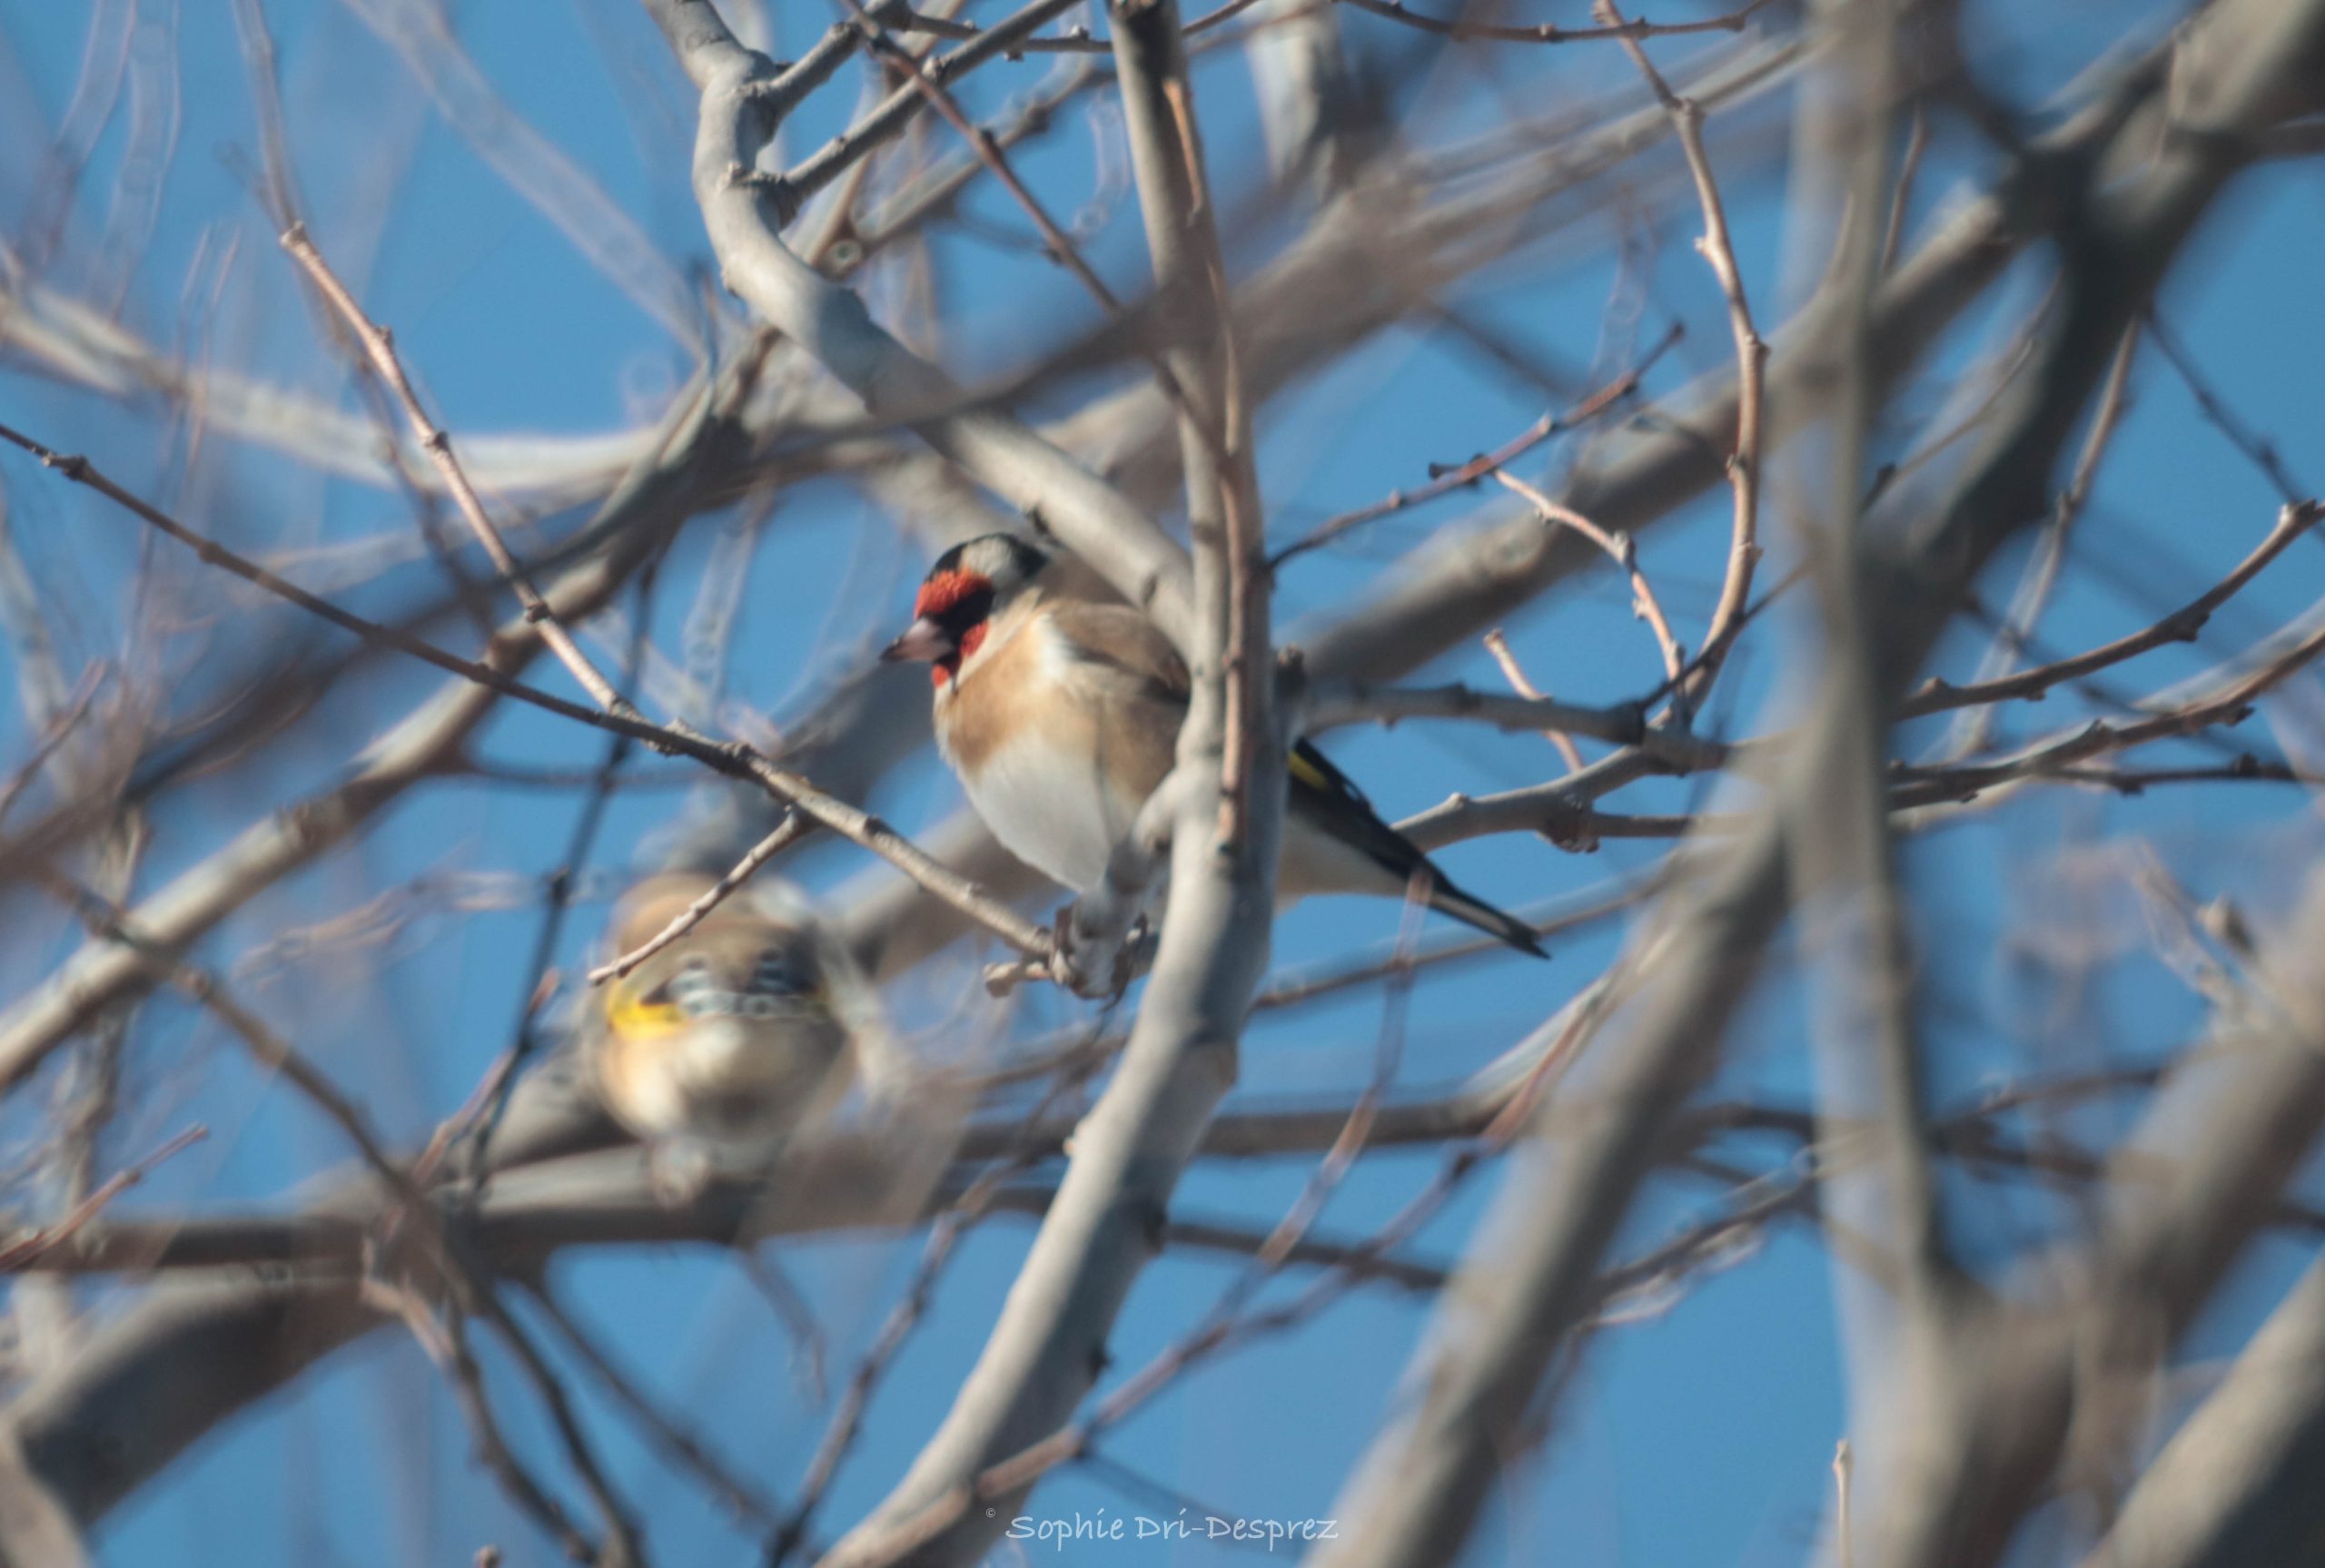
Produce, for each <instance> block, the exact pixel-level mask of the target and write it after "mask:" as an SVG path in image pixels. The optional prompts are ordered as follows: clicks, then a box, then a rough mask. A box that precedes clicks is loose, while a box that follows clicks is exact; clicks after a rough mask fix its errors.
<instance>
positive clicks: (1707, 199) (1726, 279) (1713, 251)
mask: <svg viewBox="0 0 2325 1568" xmlns="http://www.w3.org/2000/svg"><path fill="white" fill-rule="evenodd" d="M1752 9H1754V7H1746V10H1745V11H1743V12H1741V13H1738V14H1737V15H1738V17H1739V18H1740V17H1741V16H1744V15H1749V14H1750V12H1751V10H1752ZM1590 14H1591V15H1593V16H1595V17H1597V18H1598V20H1599V22H1600V23H1602V24H1604V25H1608V26H1613V27H1624V26H1628V24H1626V23H1624V22H1623V19H1622V15H1621V14H1620V13H1619V12H1618V11H1617V10H1616V8H1615V4H1614V0H1592V5H1591V7H1590ZM1619 36H1620V37H1621V40H1622V46H1623V50H1624V52H1625V53H1626V54H1628V55H1630V57H1631V63H1632V64H1634V65H1636V66H1637V67H1638V72H1639V74H1640V75H1641V76H1643V77H1645V78H1646V79H1647V86H1648V87H1649V88H1651V89H1652V90H1653V91H1654V94H1655V100H1656V102H1657V103H1658V104H1662V105H1663V108H1664V112H1665V113H1667V114H1668V115H1670V117H1671V126H1672V129H1673V130H1674V131H1676V132H1677V133H1678V137H1679V148H1680V151H1681V152H1682V153H1685V154H1686V156H1687V172H1688V173H1689V174H1691V175H1693V176H1694V178H1695V182H1696V199H1697V202H1698V203H1699V204H1700V205H1701V206H1702V208H1703V214H1704V232H1703V238H1702V239H1700V240H1698V241H1697V242H1696V249H1697V251H1701V252H1702V254H1703V258H1704V261H1706V262H1707V264H1708V265H1709V266H1710V267H1711V270H1712V274H1713V276H1715V277H1716V278H1717V279H1718V280H1719V289H1720V292H1721V294H1723V295H1724V296H1725V297H1726V301H1727V320H1728V326H1729V328H1730V330H1732V331H1733V333H1734V335H1735V338H1736V447H1735V449H1734V450H1733V451H1732V452H1731V453H1730V454H1729V457H1728V459H1727V482H1728V485H1729V488H1732V489H1733V490H1734V491H1735V493H1736V521H1735V527H1734V528H1733V530H1732V533H1731V536H1730V538H1729V541H1728V547H1727V574H1726V578H1725V580H1724V581H1723V582H1722V583H1721V584H1720V588H1719V602H1718V603H1717V605H1716V606H1714V607H1713V610H1712V616H1711V626H1710V628H1709V629H1708V630H1707V631H1706V632H1705V634H1704V644H1703V646H1704V649H1705V653H1704V656H1703V658H1702V660H1701V662H1700V663H1699V664H1698V665H1697V667H1696V669H1695V670H1694V671H1693V672H1692V673H1691V674H1690V675H1688V676H1687V678H1686V679H1685V680H1683V681H1681V682H1680V683H1678V685H1677V687H1676V688H1675V690H1674V691H1673V693H1672V706H1673V709H1674V712H1675V715H1676V716H1677V718H1678V720H1679V722H1680V723H1681V724H1683V725H1684V724H1686V723H1687V721H1688V720H1689V718H1690V716H1691V715H1694V714H1695V713H1697V712H1698V711H1699V710H1700V709H1701V708H1702V707H1703V704H1704V698H1705V696H1706V695H1708V694H1709V692H1710V690H1711V685H1712V682H1713V681H1715V680H1717V679H1718V678H1719V669H1720V665H1721V664H1722V662H1724V660H1725V658H1726V654H1725V652H1724V651H1722V652H1720V653H1717V654H1715V653H1713V652H1712V651H1711V650H1713V649H1715V648H1717V649H1721V650H1725V649H1726V646H1728V643H1729V641H1730V638H1729V636H1728V629H1729V627H1730V626H1733V625H1734V624H1735V623H1736V620H1737V618H1738V617H1739V616H1742V615H1743V614H1744V611H1745V607H1746V605H1747V604H1749V603H1750V601H1751V597H1752V574H1753V571H1754V570H1755V568H1756V567H1758V565H1759V562H1760V542H1759V536H1760V522H1759V515H1760V448H1761V424H1762V404H1763V401H1764V399H1765V396H1766V388H1765V386H1764V384H1763V383H1764V381H1765V379H1766V365H1767V357H1768V348H1767V345H1766V343H1764V342H1763V341H1761V340H1760V334H1759V330H1758V329H1757V328H1756V327H1755V326H1754V325H1753V324H1752V308H1751V305H1750V303H1749V302H1748V301H1746V299H1745V297H1744V274H1743V272H1742V271H1740V270H1739V269H1738V268H1737V266H1736V246H1735V242H1734V241H1732V240H1731V239H1730V238H1729V236H1728V232H1727V210H1726V206H1725V205H1724V204H1723V203H1722V202H1721V201H1720V197H1719V184H1718V182H1717V181H1716V180H1715V179H1714V178H1713V177H1712V169H1711V154H1710V153H1708V152H1707V151H1706V150H1705V148H1704V112H1703V106H1702V105H1701V104H1697V103H1696V101H1695V100H1694V99H1692V98H1682V97H1680V96H1679V95H1678V94H1677V93H1674V92H1673V91H1672V90H1671V84H1669V83H1668V82H1666V81H1665V80H1664V79H1663V74H1662V73H1661V72H1660V71H1657V69H1656V68H1655V64H1654V62H1653V61H1651V60H1649V59H1648V58H1647V51H1646V50H1645V49H1643V48H1641V47H1640V46H1639V43H1638V39H1639V38H1640V37H1641V36H1643V35H1640V34H1637V33H1633V32H1624V33H1622V34H1620V35H1619Z"/></svg>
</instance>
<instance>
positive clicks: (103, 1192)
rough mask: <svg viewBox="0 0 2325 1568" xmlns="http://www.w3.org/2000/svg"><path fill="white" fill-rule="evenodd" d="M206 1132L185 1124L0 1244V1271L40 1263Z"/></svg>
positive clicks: (204, 1135)
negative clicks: (65, 1209) (50, 1219)
mask: <svg viewBox="0 0 2325 1568" xmlns="http://www.w3.org/2000/svg"><path fill="white" fill-rule="evenodd" d="M209 1136H210V1129H208V1128H206V1127H203V1126H200V1125H196V1126H193V1127H189V1128H187V1129H185V1130H184V1131H183V1132H181V1133H179V1134H178V1135H177V1136H176V1137H174V1138H173V1139H170V1140H169V1141H168V1142H166V1143H164V1144H163V1145H162V1146H161V1148H159V1149H155V1150H153V1153H151V1154H148V1155H147V1156H145V1157H144V1158H143V1159H140V1160H138V1161H136V1162H135V1163H134V1164H132V1165H126V1166H124V1167H123V1168H122V1169H119V1170H117V1171H115V1172H114V1174H113V1175H112V1176H110V1177H108V1178H105V1181H104V1185H103V1186H101V1187H99V1188H97V1189H96V1190H95V1191H94V1192H92V1193H90V1194H89V1196H88V1197H86V1198H83V1199H82V1200H81V1201H80V1202H78V1203H76V1204H74V1206H73V1208H72V1210H71V1211H70V1212H69V1213H67V1214H65V1215H64V1216H63V1217H61V1218H58V1219H56V1220H55V1221H54V1223H52V1224H49V1225H45V1226H43V1227H41V1228H39V1229H38V1230H35V1231H34V1232H33V1233H32V1234H31V1235H30V1236H22V1237H18V1238H16V1239H15V1240H14V1241H11V1242H9V1243H8V1244H7V1245H6V1246H5V1247H0V1274H16V1273H21V1272H22V1271H24V1270H25V1269H27V1268H30V1267H33V1266H35V1264H37V1263H39V1262H40V1260H41V1259H42V1258H44V1257H47V1256H48V1255H49V1254H50V1253H51V1252H54V1250H56V1248H58V1247H62V1246H64V1244H65V1243H66V1242H68V1241H70V1240H72V1239H73V1237H74V1232H76V1231H78V1230H79V1229H80V1228H82V1227H83V1226H84V1225H86V1224H88V1223H89V1221H90V1220H92V1219H94V1218H96V1217H97V1216H98V1215H99V1214H100V1213H102V1212H104V1208H105V1206H106V1205H107V1204H109V1203H111V1202H112V1201H113V1200H114V1198H119V1197H120V1196H121V1195H122V1194H123V1193H124V1192H127V1191H128V1190H129V1189H130V1188H133V1187H134V1186H136V1185H137V1184H138V1183H139V1182H141V1181H143V1180H144V1179H145V1178H146V1177H148V1176H150V1175H152V1174H153V1168H154V1167H155V1166H157V1165H160V1164H161V1163H162V1162H163V1160H165V1159H169V1158H170V1157H171V1156H172V1155H174V1154H177V1153H179V1152H180V1151H182V1150H184V1149H191V1148H193V1146H194V1145H195V1144H197V1143H200V1142H201V1141H202V1140H203V1139H205V1138H207V1137H209Z"/></svg>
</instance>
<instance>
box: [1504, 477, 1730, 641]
mask: <svg viewBox="0 0 2325 1568" xmlns="http://www.w3.org/2000/svg"><path fill="white" fill-rule="evenodd" d="M1493 477H1494V481H1495V483H1497V484H1499V485H1500V486H1501V487H1502V488H1504V489H1507V490H1509V491H1511V492H1513V493H1515V494H1516V495H1517V496H1519V498H1521V499H1523V500H1524V501H1525V502H1526V503H1527V504H1528V505H1529V506H1531V507H1532V508H1534V510H1535V511H1536V512H1538V513H1539V514H1540V516H1541V518H1542V521H1544V522H1545V523H1549V524H1552V525H1556V524H1560V523H1563V524H1565V525H1566V526H1567V527H1568V528H1572V529H1573V530H1574V531H1575V532H1576V533H1578V534H1580V535H1581V536H1582V537H1584V538H1586V539H1588V540H1589V541H1590V542H1591V543H1592V544H1594V545H1596V546H1598V547H1599V548H1600V549H1601V550H1603V551H1605V552H1606V554H1607V557H1608V559H1609V560H1612V561H1613V562H1614V563H1615V564H1616V565H1617V566H1618V567H1622V568H1623V572H1624V574H1625V575H1626V576H1627V577H1629V578H1630V585H1631V607H1632V608H1633V609H1634V610H1635V611H1637V614H1638V615H1639V616H1640V617H1641V618H1642V619H1644V620H1645V621H1646V622H1647V625H1648V626H1650V627H1651V628H1653V630H1654V632H1655V644H1656V646H1657V647H1658V648H1660V649H1662V651H1663V674H1664V678H1665V679H1667V680H1669V681H1674V682H1679V681H1682V679H1683V672H1684V671H1685V669H1686V667H1687V654H1686V652H1685V651H1684V650H1683V649H1682V648H1681V647H1680V646H1679V639H1678V638H1677V637H1676V636H1672V635H1671V622H1670V621H1669V620H1668V619H1667V617H1666V616H1664V614H1663V606H1662V605H1661V604H1660V603H1659V602H1658V601H1657V599H1656V597H1655V589H1654V588H1653V587H1650V586H1649V585H1648V583H1647V573H1646V572H1645V571H1643V570H1641V569H1640V567H1639V564H1638V540H1637V539H1636V538H1634V537H1632V536H1631V535H1629V534H1610V533H1608V531H1607V530H1606V529H1604V528H1600V527H1599V526H1598V524H1596V523H1594V522H1592V521H1591V520H1590V519H1589V518H1586V517H1584V516H1583V515H1582V514H1581V513H1580V512H1578V511H1576V510H1575V509H1574V508H1572V507H1569V506H1565V505H1562V504H1561V503H1559V502H1557V501H1554V500H1552V499H1550V498H1549V497H1548V496H1547V495H1544V494H1543V493H1542V492H1541V491H1540V490H1538V489H1537V488H1535V487H1533V486H1532V485H1529V484H1528V483H1527V482H1526V481H1525V480H1523V479H1521V478H1518V477H1517V476H1516V475H1514V474H1509V473H1505V472H1502V471H1500V470H1499V469H1497V470H1495V473H1494V476H1493Z"/></svg>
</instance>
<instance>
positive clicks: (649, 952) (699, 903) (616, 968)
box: [589, 812, 810, 985]
mask: <svg viewBox="0 0 2325 1568" xmlns="http://www.w3.org/2000/svg"><path fill="white" fill-rule="evenodd" d="M809 831H810V824H809V823H808V820H807V819H806V817H805V816H802V815H800V814H798V813H796V812H790V813H787V814H785V815H784V818H783V820H782V821H781V822H779V823H776V824H775V830H774V831H773V832H772V833H768V834H767V836H766V837H765V838H763V839H761V840H759V842H758V843H755V844H753V845H752V846H751V847H750V849H749V850H748V851H747V852H746V853H744V855H743V858H742V859H741V860H738V861H737V862H736V863H734V865H733V866H732V867H731V868H729V869H728V871H727V874H726V875H724V876H722V877H720V878H719V879H718V880H717V882H715V883H711V884H710V886H709V888H708V889H707V890H706V891H705V892H704V893H703V894H702V896H701V897H699V898H697V899H696V900H695V901H694V902H692V903H690V904H688V905H687V907H686V908H684V909H682V910H680V911H679V912H678V914H677V915H676V917H674V918H673V919H672V920H671V922H670V923H669V924H668V925H666V926H664V927H663V928H662V929H661V930H660V931H658V932H655V933H654V934H653V935H652V936H650V937H648V939H647V940H646V941H644V942H640V943H639V944H638V946H636V947H634V948H632V949H630V951H629V952H626V953H623V954H622V955H621V956H620V957H619V958H617V959H615V960H613V961H612V962H609V963H601V964H599V966H598V967H597V968H595V969H593V970H591V971H589V983H590V984H591V985H603V984H604V983H605V982H606V981H609V980H619V979H621V978H622V977H623V976H625V975H627V974H628V973H629V972H630V971H632V970H635V969H636V968H637V967H638V965H639V964H641V963H644V962H646V961H647V960H648V959H649V958H652V957H653V956H654V955H655V954H656V953H658V952H661V951H662V950H663V949H664V948H666V947H668V946H669V945H670V944H671V943H672V942H676V941H678V939H679V938H680V937H682V936H684V935H686V933H687V932H690V931H692V930H693V929H694V928H695V927H696V926H698V925H700V924H701V923H702V922H703V920H704V918H705V917H706V916H707V915H708V914H709V913H710V912H711V911H712V910H715V909H717V907H718V906H719V905H720V904H722V903H724V902H727V899H728V898H729V897H731V896H732V895H733V894H734V892H735V891H736V889H737V888H739V887H741V886H742V885H743V884H744V883H747V882H748V881H749V880H750V879H751V877H752V876H753V874H754V873H757V871H758V869H759V868H760V867H761V866H763V865H765V864H767V862H769V861H771V860H773V859H774V858H775V857H776V856H777V855H778V854H781V853H783V852H784V851H785V850H787V849H788V848H789V847H790V846H791V845H793V844H795V843H798V842H799V841H800V840H801V839H803V838H805V837H806V835H807V833H809Z"/></svg>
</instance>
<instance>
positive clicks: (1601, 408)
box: [1268, 321, 1686, 571]
mask: <svg viewBox="0 0 2325 1568" xmlns="http://www.w3.org/2000/svg"><path fill="white" fill-rule="evenodd" d="M1685 334H1686V329H1685V328H1684V327H1682V326H1681V325H1680V324H1679V323H1678V322H1677V321H1674V322H1673V323H1672V324H1671V330H1669V331H1667V332H1666V333H1664V334H1663V339H1662V340H1661V341H1660V342H1658V343H1657V344H1656V345H1655V347H1654V348H1652V349H1649V350H1647V352H1646V354H1644V355H1643V356H1641V357H1640V359H1639V361H1638V363H1637V364H1636V365H1633V366H1632V367H1631V368H1630V369H1629V370H1625V371H1624V372H1623V373H1622V374H1621V375H1619V376H1618V377H1616V378H1615V379H1614V380H1611V381H1609V382H1608V383H1607V384H1606V385H1605V386H1603V387H1601V388H1599V389H1598V390H1597V391H1595V392H1593V393H1591V394H1590V395H1589V396H1588V397H1587V398H1585V399H1582V400H1581V401H1580V402H1578V403H1577V404H1575V405H1574V406H1573V407H1572V408H1570V409H1564V410H1562V411H1560V412H1558V413H1553V414H1544V415H1543V416H1542V417H1541V418H1540V419H1537V420H1535V421H1534V423H1533V424H1531V425H1529V426H1528V427H1527V428H1526V429H1524V430H1521V431H1520V432H1519V434H1518V435H1517V436H1516V437H1515V438H1514V439H1511V440H1509V441H1508V442H1506V443H1505V444H1503V445H1502V446H1499V447H1497V448H1495V449H1493V450H1492V451H1490V452H1480V453H1479V454H1478V455H1477V456H1476V457H1474V458H1471V459H1469V461H1468V462H1465V463H1431V464H1430V466H1429V483H1427V484H1425V485H1420V486H1418V487H1416V488H1412V489H1410V490H1391V491H1390V492H1389V493H1388V494H1387V495H1386V496H1384V497H1382V498H1380V499H1379V500H1377V501H1374V502H1372V503H1371V504H1370V506H1363V507H1359V508H1356V509H1355V510H1354V511H1349V512H1342V513H1341V514H1340V515H1339V516H1338V517H1332V518H1325V519H1324V520H1323V521H1322V522H1321V523H1319V524H1317V525H1316V526H1315V527H1314V528H1311V529H1310V530H1308V532H1306V533H1305V534H1302V535H1301V537H1299V538H1297V539H1294V540H1293V541H1292V542H1291V543H1290V544H1288V545H1286V546H1284V547H1283V548H1281V549H1280V550H1278V551H1276V553H1275V554H1274V555H1272V556H1270V557H1268V569H1269V570H1271V571H1276V570H1281V567H1282V566H1283V564H1284V563H1285V562H1286V561H1289V560H1291V559H1292V558H1293V557H1296V556H1301V555H1305V554H1306V553H1307V552H1309V551H1310V550H1313V549H1319V548H1321V547H1323V546H1325V545H1328V544H1331V542H1332V541H1333V540H1334V539H1337V538H1339V537H1341V535H1343V534H1345V533H1347V532H1349V531H1350V529H1352V528H1362V527H1363V526H1364V525H1365V524H1367V523H1370V522H1374V521H1377V520H1378V519H1380V518H1385V517H1389V516H1391V515H1392V514H1394V513H1397V512H1401V511H1403V510H1405V509H1406V508H1410V507H1418V506H1420V505H1421V504H1422V503H1423V502H1425V501H1433V500H1435V499H1437V498H1438V497H1440V496H1444V495H1449V494H1451V493H1452V492H1453V491H1455V490H1459V489H1466V488H1469V486H1471V485H1474V484H1476V483H1477V482H1478V481H1479V480H1480V479H1483V478H1486V477H1487V476H1488V475H1489V474H1493V473H1496V472H1498V471H1499V470H1500V469H1501V468H1506V467H1507V466H1509V464H1511V463H1514V462H1516V461H1517V460H1518V459H1519V458H1522V457H1524V456H1525V455H1526V454H1527V453H1528V452H1530V451H1532V450H1533V449H1535V448H1536V447H1538V446H1540V445H1541V444H1542V443H1543V442H1544V441H1547V440H1548V439H1550V438H1551V437H1553V436H1560V435H1564V434H1566V433H1567V432H1568V431H1570V430H1573V429H1577V428H1578V427H1579V426H1582V425H1585V424H1588V423H1589V422H1590V421H1591V420H1592V419H1597V418H1598V416H1599V415H1600V414H1603V413H1605V412H1606V411H1607V410H1608V409H1611V408H1613V407H1614V406H1615V405H1616V404H1618V403H1619V402H1621V401H1622V400H1623V399H1626V398H1628V397H1629V396H1630V395H1631V394H1632V393H1634V392H1636V391H1637V390H1638V389H1639V383H1640V382H1641V381H1642V380H1645V379H1646V377H1647V371H1648V370H1652V369H1653V368H1654V366H1655V362H1656V360H1659V359H1661V358H1662V357H1663V356H1664V354H1665V353H1666V352H1667V351H1668V350H1669V349H1670V348H1671V346H1672V345H1673V344H1675V343H1677V342H1678V341H1679V340H1680V339H1681V338H1682V337H1683V336H1685Z"/></svg>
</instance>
